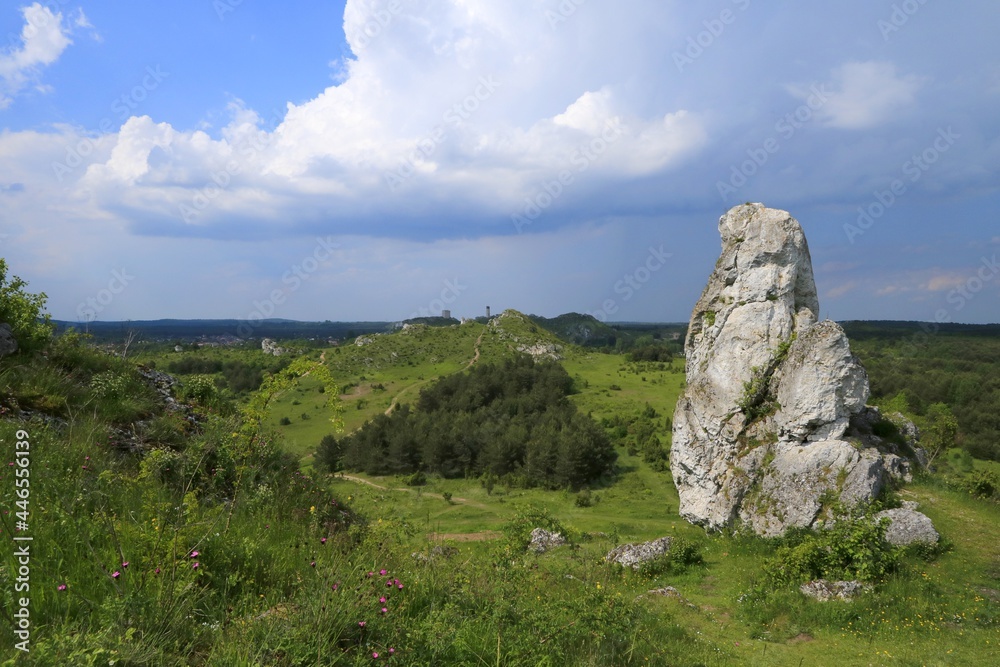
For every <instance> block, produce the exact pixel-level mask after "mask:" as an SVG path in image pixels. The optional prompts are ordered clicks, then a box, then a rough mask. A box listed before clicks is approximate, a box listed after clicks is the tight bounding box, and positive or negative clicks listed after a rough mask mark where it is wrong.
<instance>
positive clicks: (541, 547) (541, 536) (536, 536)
mask: <svg viewBox="0 0 1000 667" xmlns="http://www.w3.org/2000/svg"><path fill="white" fill-rule="evenodd" d="M564 544H566V538H565V537H564V536H563V534H562V533H553V532H550V531H548V530H545V529H544V528H535V529H534V530H532V531H531V542H529V543H528V551H533V552H535V553H536V554H541V553H545V552H546V551H548V550H549V549H554V548H555V547H561V546H562V545H564Z"/></svg>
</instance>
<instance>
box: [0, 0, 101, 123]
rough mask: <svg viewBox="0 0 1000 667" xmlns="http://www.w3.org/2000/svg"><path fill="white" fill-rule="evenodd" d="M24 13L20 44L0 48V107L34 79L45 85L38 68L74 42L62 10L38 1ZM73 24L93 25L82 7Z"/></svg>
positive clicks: (80, 25) (9, 102) (54, 59)
mask: <svg viewBox="0 0 1000 667" xmlns="http://www.w3.org/2000/svg"><path fill="white" fill-rule="evenodd" d="M21 14H22V15H23V16H24V27H23V28H22V29H21V35H20V38H21V40H20V41H21V44H20V45H11V46H9V47H8V48H7V49H5V50H3V51H2V52H0V109H4V108H6V107H8V106H10V104H11V102H12V101H13V99H14V96H15V95H17V94H18V93H19V92H21V91H22V90H23V89H24V88H25V87H27V86H29V85H31V84H32V83H34V84H35V85H36V86H37V87H39V88H41V89H44V87H43V86H42V85H41V84H40V83H39V80H38V76H39V72H40V71H41V69H42V68H43V67H46V66H48V65H51V64H52V63H54V62H55V61H57V60H58V59H59V56H61V55H62V53H63V51H65V50H66V47H68V46H69V45H70V44H72V43H73V40H72V39H70V34H71V32H72V26H70V25H66V24H64V23H63V15H62V13H59V12H55V13H54V12H53V11H52V10H51V9H49V8H48V7H43V6H42V5H41V4H40V3H37V2H36V3H34V4H32V5H29V6H27V7H23V8H21ZM73 25H76V26H77V27H91V28H92V27H93V26H91V25H90V23H89V21H87V17H86V16H85V15H84V13H83V10H82V9H81V10H79V12H78V14H77V15H76V17H75V18H74V19H73Z"/></svg>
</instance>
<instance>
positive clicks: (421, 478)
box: [406, 470, 427, 486]
mask: <svg viewBox="0 0 1000 667" xmlns="http://www.w3.org/2000/svg"><path fill="white" fill-rule="evenodd" d="M425 484H427V475H425V474H424V473H423V472H421V471H419V470H418V471H417V472H415V473H413V474H412V475H410V476H409V477H407V478H406V485H407V486H424V485H425Z"/></svg>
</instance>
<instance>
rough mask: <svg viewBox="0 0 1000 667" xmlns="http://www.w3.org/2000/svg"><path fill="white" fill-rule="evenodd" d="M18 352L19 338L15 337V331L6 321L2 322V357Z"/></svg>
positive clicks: (0, 351)
mask: <svg viewBox="0 0 1000 667" xmlns="http://www.w3.org/2000/svg"><path fill="white" fill-rule="evenodd" d="M15 352H17V339H16V338H14V331H13V330H12V329H11V328H10V325H9V324H7V323H6V322H2V323H0V357H6V356H7V355H9V354H14V353H15Z"/></svg>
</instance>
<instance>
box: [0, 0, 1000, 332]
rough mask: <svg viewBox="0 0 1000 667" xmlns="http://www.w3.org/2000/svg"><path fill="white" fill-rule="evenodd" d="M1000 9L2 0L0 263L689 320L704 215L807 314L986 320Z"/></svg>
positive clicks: (123, 290) (177, 303)
mask: <svg viewBox="0 0 1000 667" xmlns="http://www.w3.org/2000/svg"><path fill="white" fill-rule="evenodd" d="M998 25H1000V5H997V3H996V2H993V1H990V0H982V1H975V0H968V1H965V2H962V3H949V4H946V3H944V2H941V1H940V0H923V1H921V0H906V1H903V2H899V1H896V2H889V1H882V0H877V1H872V0H865V1H861V0H847V1H845V2H839V3H801V2H799V3H794V2H768V3H764V2H763V1H762V0H717V1H713V2H699V3H687V2H680V1H677V2H671V1H665V0H655V1H654V0H649V1H644V0H623V1H622V2H616V3H609V2H598V0H508V1H506V2H503V3H496V2H485V1H481V2H476V1H474V0H412V1H409V0H358V1H354V0H348V2H346V3H345V2H323V3H319V2H286V3H282V4H280V5H279V4H278V3H263V2H259V1H255V0H242V1H240V0H215V1H213V0H180V1H178V2H174V3H171V5H170V9H169V11H167V10H165V9H163V6H162V3H153V2H146V1H137V2H129V3H111V2H107V1H106V0H104V1H102V2H97V1H93V2H88V1H87V0H83V1H81V2H76V1H74V0H65V1H61V0H49V2H47V3H34V4H27V3H26V4H22V5H13V6H5V8H4V9H3V10H0V36H2V37H0V40H2V41H0V256H3V257H5V258H6V259H7V261H8V263H9V264H10V266H11V270H12V272H13V273H14V274H16V275H19V276H21V277H23V278H25V279H26V280H28V281H29V283H30V288H31V289H33V290H37V291H45V292H46V293H47V294H48V295H49V310H50V311H51V312H52V314H53V316H55V317H57V318H59V319H67V320H73V321H83V320H86V319H94V318H96V319H100V320H118V319H149V318H159V317H185V318H187V317H191V318H239V319H248V320H253V319H255V318H257V317H260V316H272V317H284V318H292V319H307V320H325V319H330V320H362V319H376V320H399V319H403V318H406V317H410V316H413V315H418V314H425V313H432V314H433V313H436V312H438V311H439V310H440V309H441V308H442V307H446V308H449V309H450V310H451V311H452V313H453V314H454V315H456V316H473V315H478V314H480V313H482V312H483V311H484V310H485V307H486V305H490V306H492V308H493V310H494V312H496V311H499V310H500V309H503V308H508V307H510V308H517V309H518V310H522V311H524V312H529V313H537V314H540V315H547V316H555V315H557V314H560V313H564V312H568V311H577V312H589V313H592V314H595V315H596V316H598V317H600V318H602V319H608V320H617V321H622V320H642V321H686V320H687V318H688V316H689V315H690V311H691V308H692V306H693V304H694V302H695V301H696V299H697V297H698V295H699V293H700V291H701V289H702V288H703V286H704V284H705V281H706V279H707V277H708V274H709V273H710V271H711V269H712V266H713V265H714V262H715V259H716V257H717V256H718V250H719V237H718V232H717V221H718V218H719V216H720V215H721V214H722V213H724V212H725V211H726V210H727V209H728V208H729V207H731V206H733V205H735V204H738V203H742V202H744V201H760V202H764V203H765V204H767V205H768V206H772V207H775V208H783V209H786V210H788V211H790V212H791V213H792V214H793V215H794V216H795V217H796V218H797V219H798V220H799V221H800V222H801V223H802V225H803V227H804V228H805V231H806V234H807V237H808V239H809V243H810V248H811V251H812V255H813V261H814V264H815V268H816V276H817V282H818V286H819V290H820V303H821V307H822V310H823V312H822V313H821V315H822V316H824V317H831V318H834V319H841V320H843V319H915V320H924V321H927V320H933V319H939V320H941V321H956V322H997V321H1000V268H998V266H997V263H996V258H997V255H998V254H1000V216H998V214H997V211H998V210H1000V191H998V190H1000V188H998V186H1000V178H998V176H1000V46H998V43H997V40H996V38H995V31H996V27H997V26H998Z"/></svg>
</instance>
